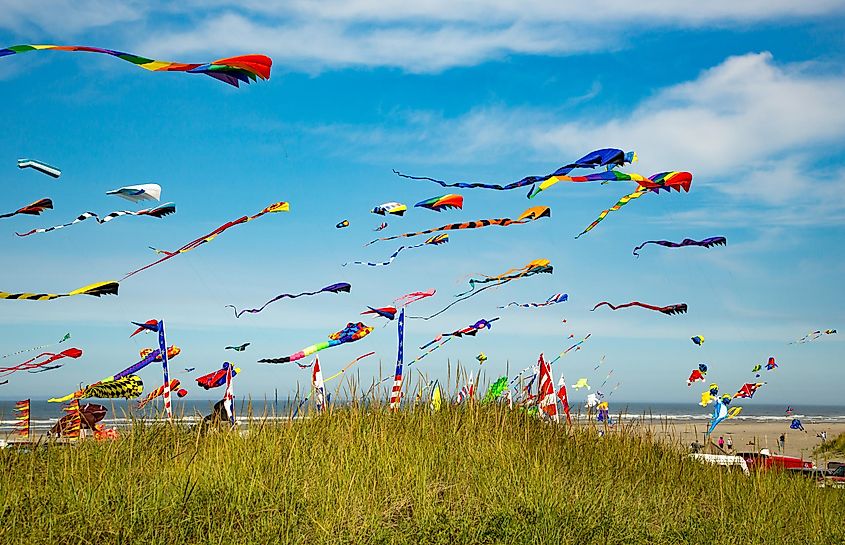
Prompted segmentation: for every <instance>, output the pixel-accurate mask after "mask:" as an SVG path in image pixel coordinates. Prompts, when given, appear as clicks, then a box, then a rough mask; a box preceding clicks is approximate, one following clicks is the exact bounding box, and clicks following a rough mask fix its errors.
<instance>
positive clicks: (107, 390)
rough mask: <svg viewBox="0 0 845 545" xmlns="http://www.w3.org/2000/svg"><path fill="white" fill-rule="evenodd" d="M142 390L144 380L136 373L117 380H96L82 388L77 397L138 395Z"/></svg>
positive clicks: (107, 397)
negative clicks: (96, 381) (80, 393)
mask: <svg viewBox="0 0 845 545" xmlns="http://www.w3.org/2000/svg"><path fill="white" fill-rule="evenodd" d="M143 391H144V382H143V381H142V380H141V377H139V376H138V375H127V376H125V377H121V378H119V379H117V380H110V381H106V382H98V383H96V384H91V385H90V386H86V387H85V388H83V389H82V395H78V396H75V397H77V398H86V397H96V398H100V399H115V398H120V397H122V398H124V399H130V398H133V397H138V396H140V395H141V393H142V392H143Z"/></svg>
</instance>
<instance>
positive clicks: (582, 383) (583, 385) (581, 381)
mask: <svg viewBox="0 0 845 545" xmlns="http://www.w3.org/2000/svg"><path fill="white" fill-rule="evenodd" d="M572 387H573V388H575V389H576V390H580V389H581V388H586V389H588V390H589V389H590V385H589V384H587V379H586V378H579V379H578V381H577V382H576V383H575V384H573V385H572Z"/></svg>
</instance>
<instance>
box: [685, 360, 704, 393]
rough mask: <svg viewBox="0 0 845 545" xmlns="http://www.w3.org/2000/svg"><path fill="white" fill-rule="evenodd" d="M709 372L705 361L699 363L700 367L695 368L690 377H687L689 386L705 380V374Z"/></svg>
mask: <svg viewBox="0 0 845 545" xmlns="http://www.w3.org/2000/svg"><path fill="white" fill-rule="evenodd" d="M706 374H707V365H706V364H703V363H699V364H698V369H693V371H692V373H690V376H689V378H688V379H687V386H688V387H689V386H692V383H693V382H698V381H701V382H704V375H706Z"/></svg>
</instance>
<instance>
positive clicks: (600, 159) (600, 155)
mask: <svg viewBox="0 0 845 545" xmlns="http://www.w3.org/2000/svg"><path fill="white" fill-rule="evenodd" d="M636 160H637V154H636V153H634V152H632V151H629V152H628V153H625V152H624V151H622V150H620V149H615V148H607V149H599V150H595V151H591V152H590V153H588V154H587V155H585V156H583V157H581V158H580V159H578V160H576V161H573V162H572V163H570V164H568V165H565V166H562V167H560V168H559V169H557V170H556V171H554V172H552V173H551V174H547V175H545V176H527V177H525V178H523V179H521V180H519V181H516V182H511V183H509V184H506V185H498V184H484V183H468V182H456V183H448V182H444V181H442V180H435V179H434V178H429V177H426V176H408V175H407V174H402V173H401V172H398V171H396V170H394V171H393V173H394V174H396V175H397V176H401V177H403V178H408V179H410V180H427V181H429V182H434V183H436V184H440V185H441V186H443V187H460V188H464V189H474V188H481V189H495V190H497V191H508V190H511V189H517V188H520V187H527V186H533V185H534V184H536V183H540V182H545V181H546V180H549V179H551V178H553V177H554V176H565V175H566V174H569V173H570V172H572V171H573V170H575V169H576V168H596V167H602V166H603V167H607V168H608V169H610V168H614V167H618V166H619V167H621V166H623V165H625V164H626V163H632V162H634V161H636Z"/></svg>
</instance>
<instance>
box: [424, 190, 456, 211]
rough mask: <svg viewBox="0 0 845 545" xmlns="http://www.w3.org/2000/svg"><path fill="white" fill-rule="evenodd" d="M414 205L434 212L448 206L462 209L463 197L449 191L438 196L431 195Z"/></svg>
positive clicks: (445, 208)
mask: <svg viewBox="0 0 845 545" xmlns="http://www.w3.org/2000/svg"><path fill="white" fill-rule="evenodd" d="M414 207H418V208H427V209H428V210H434V211H435V212H440V211H442V210H447V209H449V208H457V209H463V207H464V198H463V197H461V196H460V195H456V194H454V193H449V194H448V195H441V196H439V197H432V198H430V199H426V200H424V201H420V202H418V203H417V204H415V205H414Z"/></svg>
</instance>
